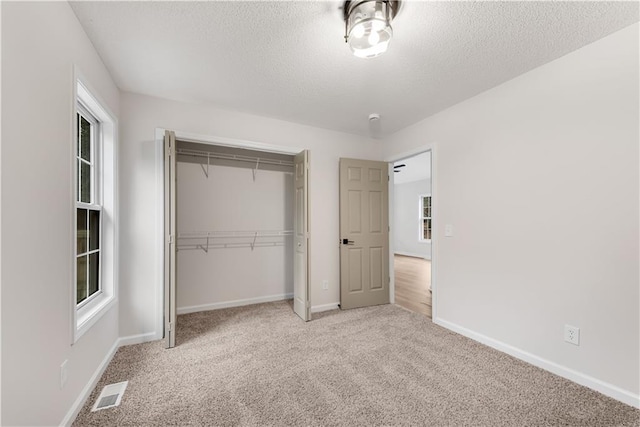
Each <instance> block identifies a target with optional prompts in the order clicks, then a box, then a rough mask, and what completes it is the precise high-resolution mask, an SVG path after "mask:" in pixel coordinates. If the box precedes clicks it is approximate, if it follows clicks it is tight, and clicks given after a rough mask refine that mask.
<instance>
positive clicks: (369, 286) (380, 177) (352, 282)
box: [340, 159, 389, 309]
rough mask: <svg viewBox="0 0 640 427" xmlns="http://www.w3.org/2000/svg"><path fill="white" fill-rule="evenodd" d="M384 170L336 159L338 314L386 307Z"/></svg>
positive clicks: (382, 166)
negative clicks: (338, 219) (338, 215)
mask: <svg viewBox="0 0 640 427" xmlns="http://www.w3.org/2000/svg"><path fill="white" fill-rule="evenodd" d="M388 169H389V167H388V164H387V163H384V162H374V161H369V160H357V159H340V308H342V309H348V308H356V307H366V306H370V305H378V304H388V303H389V172H388Z"/></svg>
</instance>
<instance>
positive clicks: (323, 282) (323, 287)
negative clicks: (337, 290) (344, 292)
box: [322, 280, 329, 291]
mask: <svg viewBox="0 0 640 427" xmlns="http://www.w3.org/2000/svg"><path fill="white" fill-rule="evenodd" d="M322 289H324V290H325V291H326V290H328V289H329V281H328V280H323V281H322Z"/></svg>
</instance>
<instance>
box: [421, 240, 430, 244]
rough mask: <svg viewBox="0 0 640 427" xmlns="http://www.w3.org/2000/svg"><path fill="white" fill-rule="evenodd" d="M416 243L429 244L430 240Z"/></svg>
mask: <svg viewBox="0 0 640 427" xmlns="http://www.w3.org/2000/svg"><path fill="white" fill-rule="evenodd" d="M418 243H424V244H431V240H430V239H429V240H418Z"/></svg>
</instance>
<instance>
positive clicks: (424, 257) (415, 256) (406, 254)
mask: <svg viewBox="0 0 640 427" xmlns="http://www.w3.org/2000/svg"><path fill="white" fill-rule="evenodd" d="M393 253H394V254H396V255H402V256H410V257H412V258H422V259H427V260H430V259H431V257H428V256H425V254H419V253H414V252H404V251H394V252H393Z"/></svg>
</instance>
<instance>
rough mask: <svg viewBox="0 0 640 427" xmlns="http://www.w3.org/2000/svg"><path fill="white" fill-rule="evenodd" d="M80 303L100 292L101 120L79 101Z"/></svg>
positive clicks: (78, 214) (77, 290) (77, 159)
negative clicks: (98, 142) (99, 138)
mask: <svg viewBox="0 0 640 427" xmlns="http://www.w3.org/2000/svg"><path fill="white" fill-rule="evenodd" d="M76 120H77V128H76V162H77V164H76V292H75V294H76V304H77V305H78V307H81V306H82V305H84V304H86V303H88V302H89V301H91V300H92V299H93V298H94V297H96V296H97V295H99V294H100V292H101V288H100V277H101V274H100V234H101V233H100V231H101V226H100V217H101V213H102V205H101V199H100V194H99V191H98V189H99V188H100V185H99V183H100V182H99V177H100V167H99V160H100V159H99V157H98V149H97V148H98V147H97V141H96V140H97V135H98V134H99V129H100V128H99V123H98V120H97V119H96V118H95V117H93V116H92V115H91V114H90V113H89V112H88V111H87V109H86V108H85V107H84V106H83V105H82V104H78V112H77V113H76Z"/></svg>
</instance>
